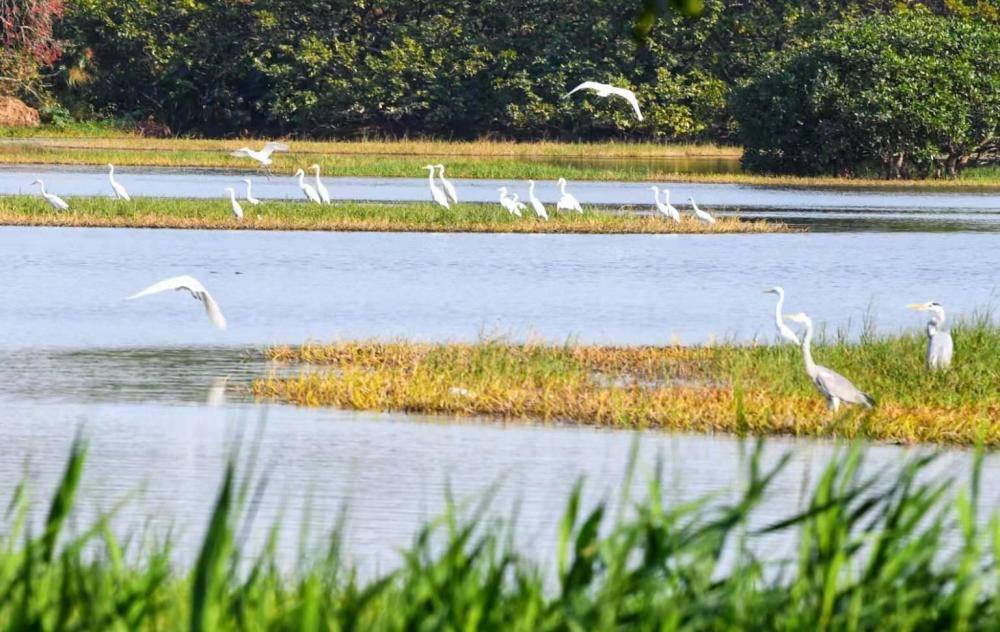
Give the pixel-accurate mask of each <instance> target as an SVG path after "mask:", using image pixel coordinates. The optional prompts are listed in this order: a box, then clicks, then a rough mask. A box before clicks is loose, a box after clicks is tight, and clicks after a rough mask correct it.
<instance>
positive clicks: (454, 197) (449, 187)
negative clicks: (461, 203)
mask: <svg viewBox="0 0 1000 632" xmlns="http://www.w3.org/2000/svg"><path fill="white" fill-rule="evenodd" d="M434 167H435V168H437V170H438V180H440V181H441V186H443V187H444V190H445V192H446V193H447V194H448V197H450V198H451V201H452V202H454V203H455V204H458V191H456V190H455V185H453V184H452V183H451V182H449V181H448V180H445V178H444V165H434Z"/></svg>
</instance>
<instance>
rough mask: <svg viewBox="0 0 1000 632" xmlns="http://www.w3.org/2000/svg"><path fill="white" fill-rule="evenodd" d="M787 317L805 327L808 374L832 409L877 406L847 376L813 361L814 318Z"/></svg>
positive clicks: (805, 353)
mask: <svg viewBox="0 0 1000 632" xmlns="http://www.w3.org/2000/svg"><path fill="white" fill-rule="evenodd" d="M785 318H787V319H788V320H790V321H792V322H796V323H799V324H801V325H803V326H804V327H805V330H806V331H805V335H804V336H803V337H802V343H801V347H802V359H803V361H804V362H805V365H806V374H807V375H808V376H809V379H811V380H812V382H813V385H815V386H816V390H818V391H819V393H820V395H822V396H823V397H824V398H826V405H827V406H828V407H829V408H830V410H832V411H834V412H836V411H837V409H838V408H840V403H841V402H844V403H845V404H858V405H861V406H864V407H865V408H872V407H874V406H875V400H874V399H872V398H871V396H870V395H868V394H867V393H864V392H863V391H861V389H859V388H858V387H857V386H855V385H854V384H851V381H850V380H848V379H847V378H846V377H844V376H843V375H841V374H840V373H837V372H836V371H834V370H832V369H828V368H826V367H825V366H819V365H818V364H816V363H815V362H813V357H812V349H811V346H812V337H813V323H812V319H811V318H809V317H808V316H806V315H805V314H801V313H800V314H786V315H785Z"/></svg>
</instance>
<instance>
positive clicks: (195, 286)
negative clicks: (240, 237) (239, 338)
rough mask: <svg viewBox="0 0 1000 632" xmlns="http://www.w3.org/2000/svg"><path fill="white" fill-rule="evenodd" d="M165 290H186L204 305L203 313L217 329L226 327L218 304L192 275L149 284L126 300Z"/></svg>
mask: <svg viewBox="0 0 1000 632" xmlns="http://www.w3.org/2000/svg"><path fill="white" fill-rule="evenodd" d="M167 290H185V291H187V292H188V293H189V294H190V295H191V296H192V297H194V298H195V299H196V300H198V301H201V303H202V305H204V306H205V313H206V314H208V319H209V320H210V321H212V324H213V325H215V326H216V327H218V328H219V329H225V328H226V318H225V317H224V316H223V315H222V310H220V309H219V304H218V303H216V302H215V299H214V298H212V295H211V294H209V293H208V290H206V289H205V286H204V285H202V284H201V281H199V280H198V279H196V278H194V277H192V276H188V275H183V276H176V277H171V278H169V279H164V280H163V281H160V282H159V283H154V284H153V285H150V286H149V287H147V288H146V289H145V290H142V291H141V292H137V293H135V294H133V295H132V296H129V297H128V298H127V299H126V300H129V301H131V300H135V299H137V298H142V297H144V296H149V295H151V294H158V293H160V292H166V291H167Z"/></svg>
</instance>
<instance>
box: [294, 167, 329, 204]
mask: <svg viewBox="0 0 1000 632" xmlns="http://www.w3.org/2000/svg"><path fill="white" fill-rule="evenodd" d="M295 177H297V178H298V179H299V188H300V189H302V194H303V195H305V196H306V199H307V200H309V201H310V202H315V203H316V204H322V203H323V200H321V199H320V197H319V193H316V189H314V188H313V185H311V184H309V183H308V182H306V172H305V171H303V170H301V169H299V170H298V171H296V172H295Z"/></svg>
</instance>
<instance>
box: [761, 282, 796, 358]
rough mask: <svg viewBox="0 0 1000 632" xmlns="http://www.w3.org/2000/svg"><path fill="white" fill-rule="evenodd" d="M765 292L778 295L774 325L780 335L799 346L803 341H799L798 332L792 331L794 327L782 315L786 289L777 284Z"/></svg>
mask: <svg viewBox="0 0 1000 632" xmlns="http://www.w3.org/2000/svg"><path fill="white" fill-rule="evenodd" d="M764 294H777V295H778V303H777V305H775V306H774V326H775V327H776V328H777V329H778V336H780V337H782V338H784V339H785V340H787V341H788V342H790V343H792V344H794V345H795V346H796V347H797V346H799V345H800V344H801V342H800V341H799V336H798V334H796V333H795V332H794V331H792V328H791V327H789V326H788V325H786V324H785V321H784V319H783V318H782V317H781V310H783V309H784V308H785V289H784V288H783V287H781V286H780V285H775V286H774V287H772V288H771V289H770V290H764Z"/></svg>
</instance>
